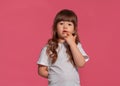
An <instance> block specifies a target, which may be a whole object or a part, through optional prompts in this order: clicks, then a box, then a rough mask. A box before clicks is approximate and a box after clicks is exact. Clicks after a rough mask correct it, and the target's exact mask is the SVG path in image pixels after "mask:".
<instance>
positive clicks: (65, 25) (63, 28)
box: [57, 21, 74, 39]
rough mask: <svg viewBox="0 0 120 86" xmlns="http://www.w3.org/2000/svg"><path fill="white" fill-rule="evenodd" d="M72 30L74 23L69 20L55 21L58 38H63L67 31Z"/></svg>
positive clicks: (71, 31) (70, 31)
mask: <svg viewBox="0 0 120 86" xmlns="http://www.w3.org/2000/svg"><path fill="white" fill-rule="evenodd" d="M68 32H69V33H71V34H72V33H73V32H74V24H73V23H72V22H69V21H60V22H58V23H57V34H58V37H59V38H60V39H63V38H64V37H65V36H66V35H67V33H68Z"/></svg>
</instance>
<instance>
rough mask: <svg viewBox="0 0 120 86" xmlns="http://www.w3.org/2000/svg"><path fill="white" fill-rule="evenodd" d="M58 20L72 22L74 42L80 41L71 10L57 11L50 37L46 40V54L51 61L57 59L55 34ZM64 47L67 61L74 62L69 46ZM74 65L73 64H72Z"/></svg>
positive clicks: (53, 61)
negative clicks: (67, 57)
mask: <svg viewBox="0 0 120 86" xmlns="http://www.w3.org/2000/svg"><path fill="white" fill-rule="evenodd" d="M60 21H70V22H72V23H73V24H74V31H75V34H76V40H75V43H76V44H78V42H80V40H79V36H78V33H77V23H78V20H77V16H76V14H75V13H74V12H73V11H72V10H68V9H63V10H61V11H60V12H58V13H57V15H56V16H55V18H54V22H53V26H52V38H51V39H49V40H48V43H47V44H48V46H47V51H46V52H47V55H48V56H49V57H50V58H51V59H52V63H55V61H56V60H57V57H58V55H57V51H56V49H57V48H58V35H57V23H58V22H60ZM65 47H66V53H67V54H68V56H69V61H70V62H71V63H72V64H74V60H73V57H72V53H71V50H70V47H69V46H65ZM74 65H75V64H74Z"/></svg>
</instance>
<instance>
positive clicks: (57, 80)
mask: <svg viewBox="0 0 120 86" xmlns="http://www.w3.org/2000/svg"><path fill="white" fill-rule="evenodd" d="M77 47H78V49H79V50H80V52H81V54H82V55H83V56H84V58H85V61H86V62H87V61H88V60H89V56H88V55H87V54H86V52H85V51H84V49H83V48H82V45H81V43H80V42H79V43H78V45H77ZM46 49H47V45H46V46H44V47H43V49H42V50H41V53H40V56H39V59H38V61H37V64H41V65H45V66H48V74H49V75H48V86H80V78H79V74H78V70H77V68H75V67H74V66H73V65H72V64H71V62H70V61H69V60H68V59H69V58H68V56H67V53H66V47H65V45H64V43H58V49H57V52H58V51H59V52H58V58H57V60H56V62H55V63H54V64H51V60H50V59H49V58H48V56H47V54H46Z"/></svg>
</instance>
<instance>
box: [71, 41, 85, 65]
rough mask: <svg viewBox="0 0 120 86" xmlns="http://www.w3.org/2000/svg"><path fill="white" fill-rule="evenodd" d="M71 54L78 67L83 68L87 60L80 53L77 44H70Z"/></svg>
mask: <svg viewBox="0 0 120 86" xmlns="http://www.w3.org/2000/svg"><path fill="white" fill-rule="evenodd" d="M70 49H71V53H72V55H73V59H74V62H75V64H76V66H77V67H83V66H84V65H85V58H84V57H83V55H82V54H81V52H80V51H79V49H78V47H77V45H76V43H72V44H70Z"/></svg>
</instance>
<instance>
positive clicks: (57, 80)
mask: <svg viewBox="0 0 120 86" xmlns="http://www.w3.org/2000/svg"><path fill="white" fill-rule="evenodd" d="M77 22H78V20H77V16H76V14H75V13H74V12H73V11H72V10H68V9H63V10H61V11H60V12H58V13H57V15H56V16H55V19H54V22H53V28H52V32H53V33H52V38H51V39H49V40H48V43H47V44H46V45H45V46H44V47H43V48H42V50H41V53H40V56H39V59H38V61H37V64H38V74H39V75H40V76H42V77H45V78H47V79H48V86H80V78H79V74H78V67H83V66H84V65H85V63H86V62H87V61H88V60H89V56H88V55H87V54H86V52H85V51H84V49H83V48H82V45H81V43H80V40H79V37H78V33H77Z"/></svg>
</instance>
